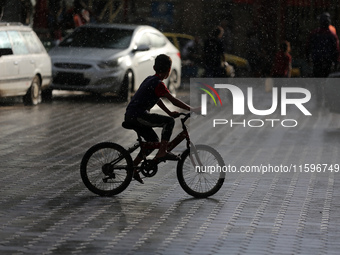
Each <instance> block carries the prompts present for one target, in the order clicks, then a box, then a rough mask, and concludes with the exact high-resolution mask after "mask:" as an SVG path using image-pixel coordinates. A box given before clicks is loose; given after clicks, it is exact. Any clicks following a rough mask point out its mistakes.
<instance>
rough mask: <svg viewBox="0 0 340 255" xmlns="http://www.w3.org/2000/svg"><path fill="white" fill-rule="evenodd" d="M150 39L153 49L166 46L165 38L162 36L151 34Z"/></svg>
mask: <svg viewBox="0 0 340 255" xmlns="http://www.w3.org/2000/svg"><path fill="white" fill-rule="evenodd" d="M149 37H150V41H151V46H152V47H156V48H160V47H163V46H164V45H165V44H166V41H165V38H164V37H163V36H162V35H159V34H155V33H150V34H149Z"/></svg>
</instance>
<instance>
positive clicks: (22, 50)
mask: <svg viewBox="0 0 340 255" xmlns="http://www.w3.org/2000/svg"><path fill="white" fill-rule="evenodd" d="M8 35H9V37H10V38H11V41H12V45H13V53H14V55H24V54H28V53H29V51H28V49H27V47H26V44H25V41H24V39H23V37H22V36H21V35H20V33H19V32H18V31H8Z"/></svg>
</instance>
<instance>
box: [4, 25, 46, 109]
mask: <svg viewBox="0 0 340 255" xmlns="http://www.w3.org/2000/svg"><path fill="white" fill-rule="evenodd" d="M50 81H51V59H50V57H49V55H48V54H47V52H46V50H45V48H44V46H43V45H42V43H41V41H40V40H39V38H38V36H37V35H36V34H35V33H34V32H33V30H32V29H31V28H30V27H28V26H24V25H22V24H20V23H0V97H12V96H23V100H24V103H25V104H26V105H37V104H38V103H40V101H41V95H42V94H43V95H44V92H45V91H47V90H48V86H49V84H50ZM47 99H48V98H47Z"/></svg>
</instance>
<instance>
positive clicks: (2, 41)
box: [0, 31, 12, 49]
mask: <svg viewBox="0 0 340 255" xmlns="http://www.w3.org/2000/svg"><path fill="white" fill-rule="evenodd" d="M8 48H12V45H11V41H10V40H9V37H8V35H7V33H6V31H1V32H0V49H8Z"/></svg>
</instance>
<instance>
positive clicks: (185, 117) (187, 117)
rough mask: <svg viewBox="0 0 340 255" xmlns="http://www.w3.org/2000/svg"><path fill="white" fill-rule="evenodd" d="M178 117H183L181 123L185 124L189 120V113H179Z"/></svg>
mask: <svg viewBox="0 0 340 255" xmlns="http://www.w3.org/2000/svg"><path fill="white" fill-rule="evenodd" d="M179 116H184V118H182V119H181V122H182V123H183V124H184V122H186V121H187V120H188V119H189V118H190V116H191V113H190V112H189V113H184V112H181V113H179V115H178V117H179Z"/></svg>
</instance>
